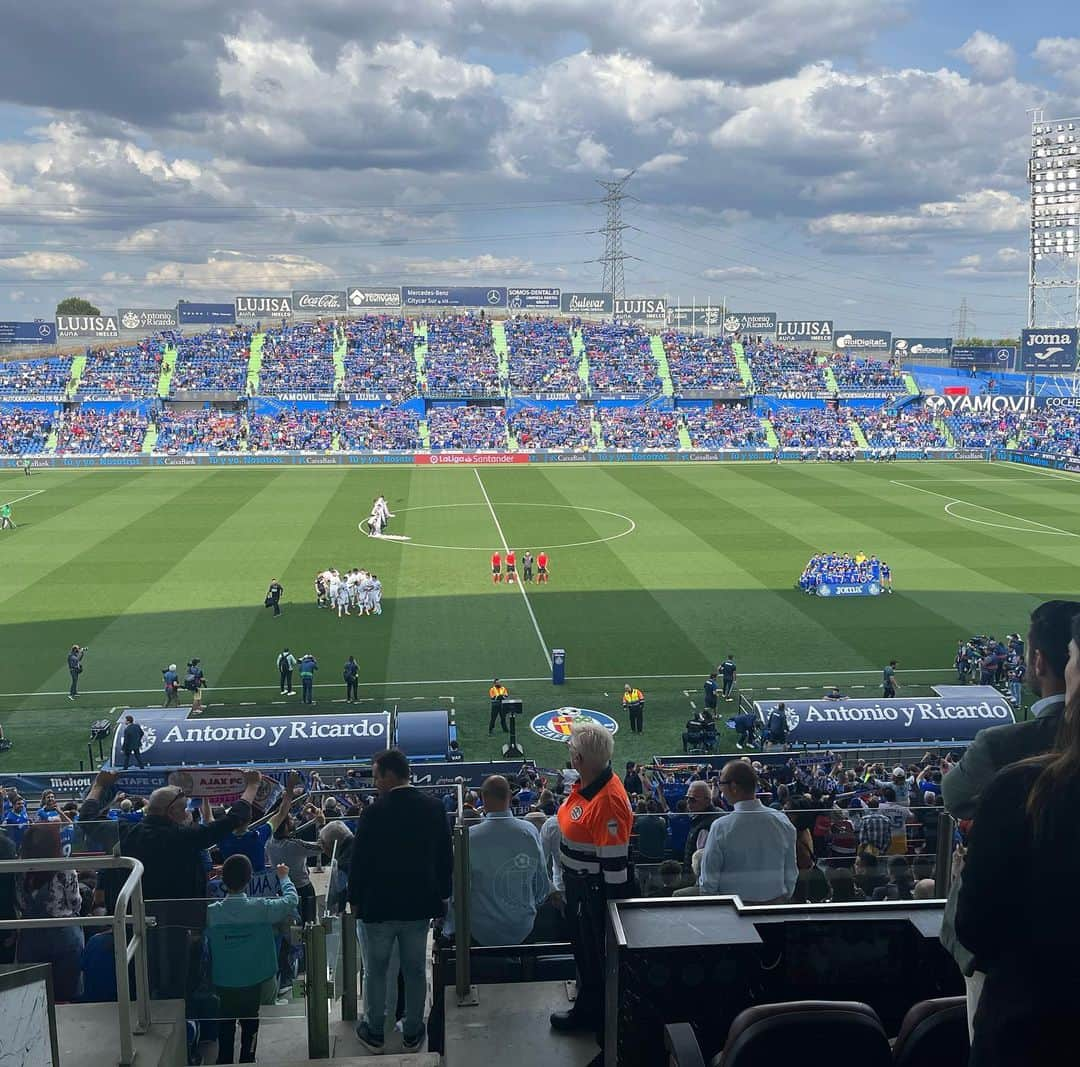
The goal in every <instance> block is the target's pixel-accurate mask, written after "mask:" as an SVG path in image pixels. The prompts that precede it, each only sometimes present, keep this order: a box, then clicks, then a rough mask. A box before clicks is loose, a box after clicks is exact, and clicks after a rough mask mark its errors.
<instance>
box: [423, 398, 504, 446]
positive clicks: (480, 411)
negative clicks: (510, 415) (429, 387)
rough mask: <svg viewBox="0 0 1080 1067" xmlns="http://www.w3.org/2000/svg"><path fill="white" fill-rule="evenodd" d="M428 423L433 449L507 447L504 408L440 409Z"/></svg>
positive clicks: (429, 414) (441, 407)
mask: <svg viewBox="0 0 1080 1067" xmlns="http://www.w3.org/2000/svg"><path fill="white" fill-rule="evenodd" d="M427 422H428V430H429V432H430V434H431V447H432V448H438V449H443V448H445V449H455V450H456V449H462V450H464V451H469V450H472V449H477V450H486V449H499V448H505V447H506V412H505V411H504V410H503V409H502V408H501V407H474V406H467V407H466V406H450V405H440V406H439V407H434V408H432V409H431V411H429V412H428V418H427Z"/></svg>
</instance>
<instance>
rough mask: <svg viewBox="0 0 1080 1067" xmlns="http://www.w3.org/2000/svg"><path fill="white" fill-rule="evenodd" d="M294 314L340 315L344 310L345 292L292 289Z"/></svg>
mask: <svg viewBox="0 0 1080 1067" xmlns="http://www.w3.org/2000/svg"><path fill="white" fill-rule="evenodd" d="M292 308H293V314H294V315H318V316H323V315H340V314H343V313H344V311H345V292H344V290H342V291H340V292H339V291H338V290H335V289H294V290H293V294H292Z"/></svg>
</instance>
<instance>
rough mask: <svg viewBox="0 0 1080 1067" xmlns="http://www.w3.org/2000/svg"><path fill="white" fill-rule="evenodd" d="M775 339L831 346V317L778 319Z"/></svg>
mask: <svg viewBox="0 0 1080 1067" xmlns="http://www.w3.org/2000/svg"><path fill="white" fill-rule="evenodd" d="M776 339H777V340H778V341H809V342H811V343H812V344H819V345H828V346H829V347H830V348H831V347H832V343H833V324H832V319H778V320H777V323H776Z"/></svg>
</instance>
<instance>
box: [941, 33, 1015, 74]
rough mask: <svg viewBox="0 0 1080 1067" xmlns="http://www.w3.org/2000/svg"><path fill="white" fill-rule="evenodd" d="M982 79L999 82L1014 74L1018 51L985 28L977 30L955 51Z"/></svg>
mask: <svg viewBox="0 0 1080 1067" xmlns="http://www.w3.org/2000/svg"><path fill="white" fill-rule="evenodd" d="M954 54H955V55H957V56H959V57H960V58H961V59H962V60H964V62H965V63H967V65H968V66H969V67H971V70H972V72H973V73H974V75H975V77H976V78H978V79H979V80H980V81H985V82H998V81H1002V80H1003V79H1005V78H1008V77H1010V76H1011V75H1012V72H1013V68H1014V67H1015V66H1016V53H1015V52H1014V51H1013V48H1012V45H1010V44H1008V43H1007V42H1006V41H1003V40H1001V38H1000V37H995V36H994V35H993V34H992V33H986V32H985V31H984V30H976V31H975V32H974V33H973V34H972V35H971V36H970V37H969V38H968V39H967V40H966V41H965V42H964V43H963V44H962V45H961V46H960V47H959V48H958V49H957V50H956V52H955V53H954Z"/></svg>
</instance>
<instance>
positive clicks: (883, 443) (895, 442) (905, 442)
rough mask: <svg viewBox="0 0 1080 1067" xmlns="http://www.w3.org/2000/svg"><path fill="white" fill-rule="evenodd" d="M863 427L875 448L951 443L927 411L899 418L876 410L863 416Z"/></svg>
mask: <svg viewBox="0 0 1080 1067" xmlns="http://www.w3.org/2000/svg"><path fill="white" fill-rule="evenodd" d="M859 425H860V426H861V427H862V431H863V434H864V435H865V437H866V443H867V444H868V445H869V446H870V447H871V448H878V449H880V448H946V447H948V441H946V439H945V435H944V434H943V433H942V432H941V430H940V429H938V427H937V426H936V425H935V422H934V417H933V413H932V412H930V411H927V410H925V409H922V410H918V409H916V410H912V411H900V412H898V413H897V414H895V415H890V414H888V412H886V411H884V410H882V411H875V412H872V413H870V414H867V415H863V414H860V415H859Z"/></svg>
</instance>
